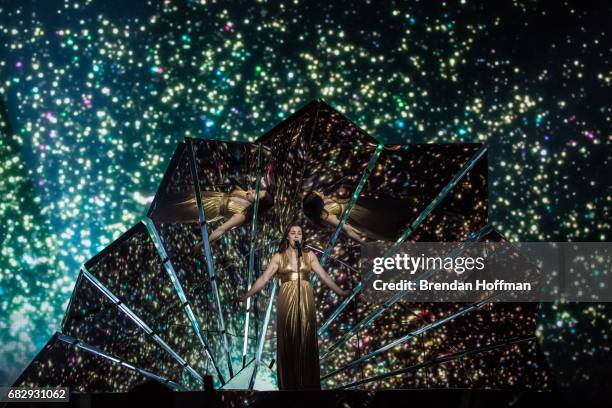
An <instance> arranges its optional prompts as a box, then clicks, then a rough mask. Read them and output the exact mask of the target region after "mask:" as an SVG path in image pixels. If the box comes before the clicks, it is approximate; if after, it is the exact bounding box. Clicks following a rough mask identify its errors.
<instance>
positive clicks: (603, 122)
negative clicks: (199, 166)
mask: <svg viewBox="0 0 612 408" xmlns="http://www.w3.org/2000/svg"><path fill="white" fill-rule="evenodd" d="M329 3H330V2H317V1H298V0H293V1H252V2H251V1H250V2H246V1H233V2H227V3H222V2H219V1H210V0H200V1H169V0H167V1H155V2H153V1H148V2H145V1H144V0H143V1H133V2H125V1H116V0H105V1H88V0H82V1H75V0H63V1H58V0H44V1H43V0H39V1H31V2H14V1H2V2H1V6H0V7H1V9H0V36H1V44H2V48H1V51H0V92H1V95H2V105H1V106H0V107H1V111H0V125H1V128H0V131H1V138H0V194H1V199H0V245H1V255H0V384H8V383H10V381H11V379H12V378H14V377H15V376H16V375H17V374H18V373H19V372H20V371H21V370H22V369H23V367H25V365H26V364H27V363H28V362H29V361H30V360H31V359H32V357H33V356H34V355H35V353H36V352H37V350H39V349H40V347H42V345H43V344H44V343H45V342H46V341H47V340H48V338H49V337H50V335H51V334H52V333H54V332H55V330H57V329H58V328H59V322H60V319H61V317H62V315H63V313H64V310H65V308H66V305H67V302H68V299H69V296H70V293H71V291H72V287H73V285H74V282H75V277H76V276H77V273H78V268H79V266H80V264H82V263H83V262H84V261H86V260H87V259H89V258H90V257H91V256H93V255H94V254H96V253H97V252H98V251H100V250H101V249H102V248H104V247H105V246H106V245H107V244H109V243H110V242H111V241H112V240H113V239H115V238H117V237H118V236H119V235H120V234H121V233H122V232H124V231H126V230H127V229H128V228H129V227H130V226H131V225H133V224H134V223H136V222H137V221H138V220H139V219H140V218H141V217H142V216H143V215H144V213H145V212H146V210H147V208H148V205H149V203H150V201H151V199H152V196H153V194H154V193H155V190H156V188H157V186H158V184H159V182H160V181H161V176H162V174H163V172H164V170H165V169H166V166H167V165H168V162H169V160H170V157H171V154H172V152H173V150H174V148H175V146H176V144H177V143H178V142H179V141H180V140H182V139H183V138H184V137H185V136H193V137H203V138H219V139H226V140H238V141H250V140H254V139H255V138H256V137H258V136H259V135H261V134H263V133H264V132H265V131H266V130H268V129H270V128H271V127H272V126H273V125H275V124H277V123H278V122H280V121H281V120H282V119H283V118H285V117H286V116H288V115H289V114H291V113H292V112H294V111H295V110H297V109H298V108H299V107H301V106H303V105H304V104H305V103H307V102H309V101H310V100H312V99H314V98H323V99H324V100H325V101H326V102H328V103H330V104H331V105H332V106H334V107H335V108H336V109H338V110H340V111H341V112H343V113H344V114H346V115H347V116H348V117H349V118H351V119H352V120H353V121H354V122H355V123H357V124H358V125H359V126H361V127H362V128H363V129H365V130H366V131H368V132H369V133H370V134H372V135H373V136H375V137H377V138H378V139H379V140H383V141H386V142H394V143H409V142H421V143H422V142H431V143H434V142H483V143H486V144H488V145H489V148H490V150H489V180H490V186H489V190H490V199H489V202H490V210H491V219H492V220H493V225H494V226H495V228H497V230H498V231H500V232H501V233H502V234H504V235H505V236H506V237H507V238H508V239H510V240H513V241H544V240H546V241H568V240H569V241H605V240H609V239H610V219H612V217H611V216H610V205H611V201H612V198H611V197H612V189H611V188H610V184H609V179H610V174H611V169H610V162H611V153H610V142H611V141H612V135H611V133H610V106H609V94H610V88H611V85H612V68H611V65H610V55H611V54H610V47H611V44H612V42H611V41H610V38H609V37H610V35H611V33H610V31H609V30H607V23H608V22H609V21H610V17H611V14H612V13H611V6H610V4H609V3H607V2H605V1H594V2H575V4H574V2H567V1H555V2H544V3H541V2H538V1H517V0H516V1H500V2H497V1H496V2H489V1H487V2H485V1H482V2H475V1H467V0H465V1H464V0H461V1H436V2H431V1H420V2H419V1H413V2H394V1H391V2H388V3H386V4H384V5H383V4H382V3H381V2H376V1H365V2H361V3H359V4H358V3H354V2H347V3H346V4H343V3H342V2H332V3H333V4H329ZM494 3H495V4H494ZM541 317H542V319H541V322H540V323H539V334H540V336H541V339H542V342H543V344H549V345H552V346H553V347H554V345H555V344H557V345H560V346H563V347H564V350H568V352H569V355H574V354H575V355H576V356H577V357H576V361H575V362H574V364H575V365H576V369H575V370H574V369H573V370H572V371H573V372H572V373H571V374H572V375H574V377H573V379H574V380H579V381H584V382H589V381H591V380H593V379H592V378H590V377H589V376H590V375H591V374H589V372H588V370H586V369H582V368H580V367H586V365H587V364H591V363H593V362H600V364H603V363H602V361H606V358H607V359H608V360H607V361H610V357H609V356H610V349H609V343H610V337H609V336H610V332H611V329H610V327H611V326H612V324H611V320H610V319H611V318H612V308H610V307H607V306H606V305H603V304H591V305H579V306H577V305H564V304H559V305H546V306H545V307H544V308H543V313H542V316H541ZM608 370H609V369H608ZM567 375H570V374H569V373H568V374H567Z"/></svg>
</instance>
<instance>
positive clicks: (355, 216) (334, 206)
mask: <svg viewBox="0 0 612 408" xmlns="http://www.w3.org/2000/svg"><path fill="white" fill-rule="evenodd" d="M349 201H350V197H349V198H336V197H332V196H329V195H325V194H324V193H323V192H322V191H316V190H315V191H311V192H310V193H308V194H306V196H305V197H304V199H303V201H302V209H303V211H304V214H305V215H306V217H307V218H308V219H309V220H310V221H312V222H313V223H314V224H315V225H317V226H320V227H325V226H327V227H334V228H335V227H337V226H338V224H340V219H341V218H342V214H343V213H344V211H345V210H346V208H347V206H348V204H349ZM416 203H417V202H416V201H415V200H407V199H397V198H392V197H385V198H382V197H379V198H371V197H359V198H358V199H357V201H356V202H355V204H354V205H353V208H352V209H351V212H350V213H349V216H348V218H347V219H346V221H345V223H344V225H343V228H342V229H343V231H344V232H345V233H346V234H347V235H348V236H349V238H351V239H353V240H355V241H357V242H359V243H365V242H367V241H368V240H371V241H378V240H380V241H395V240H396V239H397V238H398V237H399V235H400V234H401V232H402V231H403V230H404V229H405V227H406V224H407V223H408V222H409V221H410V220H411V217H412V216H413V214H411V210H412V209H413V208H414V207H415V206H416Z"/></svg>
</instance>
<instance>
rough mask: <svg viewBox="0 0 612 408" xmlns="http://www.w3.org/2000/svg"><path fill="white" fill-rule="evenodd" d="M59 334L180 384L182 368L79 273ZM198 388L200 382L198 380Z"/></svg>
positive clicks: (181, 381) (201, 384)
mask: <svg viewBox="0 0 612 408" xmlns="http://www.w3.org/2000/svg"><path fill="white" fill-rule="evenodd" d="M62 333H63V334H65V335H68V336H71V337H74V338H77V339H79V340H81V341H83V342H85V343H88V344H91V345H92V346H95V347H97V348H99V349H100V350H102V351H104V352H107V353H109V354H111V355H114V356H116V357H117V358H120V359H122V360H127V361H130V362H131V363H132V364H134V365H136V366H137V367H140V368H142V369H145V370H147V371H151V372H154V373H158V374H159V375H163V376H164V377H166V378H168V379H170V380H172V381H174V382H176V383H183V381H184V380H183V375H184V371H185V369H184V368H183V365H182V364H181V363H180V362H179V361H178V360H177V359H175V358H174V357H173V356H172V354H170V353H168V352H167V351H166V350H164V349H163V348H162V347H161V346H160V345H159V344H157V343H156V342H155V341H154V340H153V338H152V337H151V336H149V335H148V334H147V333H146V331H145V330H144V329H143V328H142V327H140V326H138V324H136V323H135V322H134V321H133V320H132V319H130V317H129V316H128V315H127V314H125V313H124V312H123V310H122V309H120V308H119V307H118V306H117V305H115V304H114V303H113V302H111V301H110V300H109V299H108V298H107V297H106V296H104V294H103V293H102V292H100V290H98V288H96V287H95V285H93V284H92V283H91V282H90V281H89V280H88V279H87V278H86V277H85V275H83V273H81V274H79V278H78V280H77V283H76V286H75V288H74V292H73V294H72V297H71V299H70V304H69V306H68V309H67V311H66V315H65V318H64V321H63V324H62ZM199 385H200V386H199V387H198V388H199V389H201V388H202V386H203V383H202V380H201V379H200V384H199Z"/></svg>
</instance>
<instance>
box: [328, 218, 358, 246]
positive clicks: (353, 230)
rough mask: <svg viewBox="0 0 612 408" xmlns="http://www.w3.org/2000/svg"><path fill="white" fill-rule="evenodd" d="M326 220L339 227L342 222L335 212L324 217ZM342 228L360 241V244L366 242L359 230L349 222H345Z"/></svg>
mask: <svg viewBox="0 0 612 408" xmlns="http://www.w3.org/2000/svg"><path fill="white" fill-rule="evenodd" d="M324 221H325V222H327V223H328V224H330V225H332V226H334V227H337V226H338V224H340V220H339V219H338V217H336V216H335V215H334V214H329V215H328V216H327V217H326V218H325V219H324ZM342 229H343V230H344V232H346V235H348V236H349V237H351V238H352V239H354V240H355V241H357V242H359V243H360V244H365V242H366V241H365V240H364V239H363V238H362V237H361V236H360V235H359V231H358V230H357V228H355V227H353V226H352V225H350V224H349V223H348V222H345V223H344V225H343V226H342Z"/></svg>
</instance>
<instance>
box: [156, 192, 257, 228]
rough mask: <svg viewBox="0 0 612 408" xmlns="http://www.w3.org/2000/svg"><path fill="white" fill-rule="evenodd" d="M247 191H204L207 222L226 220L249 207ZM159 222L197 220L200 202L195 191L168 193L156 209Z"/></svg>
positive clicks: (203, 199)
mask: <svg viewBox="0 0 612 408" xmlns="http://www.w3.org/2000/svg"><path fill="white" fill-rule="evenodd" d="M247 203H248V200H247V198H246V191H244V190H242V189H241V188H235V189H233V190H232V191H231V192H230V193H224V192H221V191H202V207H203V208H204V216H205V217H206V221H207V222H212V221H215V220H217V219H219V218H225V219H226V220H227V219H229V218H231V217H232V215H234V214H239V213H242V212H243V211H244V209H245V208H246V207H247V205H246V204H247ZM151 218H153V219H154V220H156V221H159V222H197V221H198V220H199V216H198V204H197V202H196V196H195V194H194V193H193V192H191V191H190V192H188V193H174V194H168V195H167V196H166V197H164V200H163V203H161V204H160V205H158V207H157V208H156V209H155V210H154V213H153V215H152V217H151Z"/></svg>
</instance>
